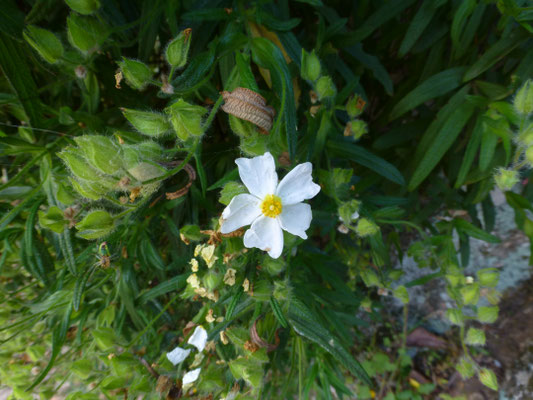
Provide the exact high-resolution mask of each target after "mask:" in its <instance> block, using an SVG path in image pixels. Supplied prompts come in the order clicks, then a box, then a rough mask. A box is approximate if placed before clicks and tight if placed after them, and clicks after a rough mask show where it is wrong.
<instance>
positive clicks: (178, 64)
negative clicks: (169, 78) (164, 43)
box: [165, 28, 192, 68]
mask: <svg viewBox="0 0 533 400" xmlns="http://www.w3.org/2000/svg"><path fill="white" fill-rule="evenodd" d="M191 32H192V29H190V28H187V29H185V30H183V31H181V32H180V33H179V34H178V36H177V37H176V38H175V39H174V40H172V41H171V42H170V43H169V44H168V47H167V50H166V51H165V58H166V59H167V62H168V63H169V64H170V65H171V66H172V67H174V68H183V67H184V66H185V64H186V63H187V55H188V54H189V47H190V45H191Z"/></svg>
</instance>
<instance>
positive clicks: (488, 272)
mask: <svg viewBox="0 0 533 400" xmlns="http://www.w3.org/2000/svg"><path fill="white" fill-rule="evenodd" d="M477 277H478V279H479V284H480V285H481V286H485V287H496V285H497V284H498V280H499V278H500V273H499V272H498V270H497V269H496V268H484V269H480V270H479V271H477Z"/></svg>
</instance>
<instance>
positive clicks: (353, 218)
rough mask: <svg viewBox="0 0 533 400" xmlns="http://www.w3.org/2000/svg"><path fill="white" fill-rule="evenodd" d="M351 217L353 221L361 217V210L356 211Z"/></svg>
mask: <svg viewBox="0 0 533 400" xmlns="http://www.w3.org/2000/svg"><path fill="white" fill-rule="evenodd" d="M350 218H351V219H352V221H355V220H356V219H357V218H359V211H356V212H354V213H353V214H352V215H351V217H350Z"/></svg>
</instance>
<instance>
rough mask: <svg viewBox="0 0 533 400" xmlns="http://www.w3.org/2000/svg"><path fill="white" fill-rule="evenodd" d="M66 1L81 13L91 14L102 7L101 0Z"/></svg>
mask: <svg viewBox="0 0 533 400" xmlns="http://www.w3.org/2000/svg"><path fill="white" fill-rule="evenodd" d="M65 3H67V5H68V6H69V7H70V8H71V9H72V10H74V11H76V12H77V13H79V14H83V15H89V14H92V13H94V12H95V11H96V10H98V9H99V8H100V1H99V0H65Z"/></svg>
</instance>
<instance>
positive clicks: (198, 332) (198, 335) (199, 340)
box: [187, 326, 207, 351]
mask: <svg viewBox="0 0 533 400" xmlns="http://www.w3.org/2000/svg"><path fill="white" fill-rule="evenodd" d="M187 343H189V344H192V345H193V346H194V347H196V348H197V349H198V351H202V350H203V349H204V348H205V344H206V343H207V332H206V330H205V329H204V328H202V327H201V326H197V327H196V329H195V330H194V332H193V334H192V336H191V337H190V338H189V340H188V341H187Z"/></svg>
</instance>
